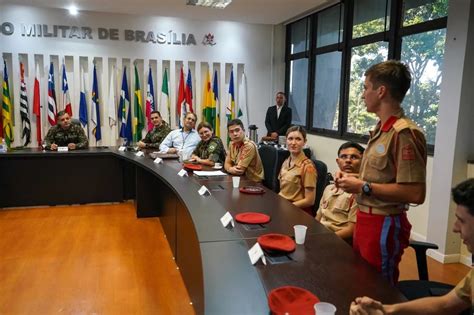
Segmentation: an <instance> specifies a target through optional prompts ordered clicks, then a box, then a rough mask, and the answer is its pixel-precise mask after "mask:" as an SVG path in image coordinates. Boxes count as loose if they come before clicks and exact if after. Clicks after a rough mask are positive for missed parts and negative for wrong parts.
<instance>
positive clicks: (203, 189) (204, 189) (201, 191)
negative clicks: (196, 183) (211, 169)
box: [198, 185, 211, 196]
mask: <svg viewBox="0 0 474 315" xmlns="http://www.w3.org/2000/svg"><path fill="white" fill-rule="evenodd" d="M198 193H199V194H200V195H201V196H204V195H210V194H211V192H210V191H209V189H207V187H206V186H204V185H202V186H201V188H199V190H198Z"/></svg>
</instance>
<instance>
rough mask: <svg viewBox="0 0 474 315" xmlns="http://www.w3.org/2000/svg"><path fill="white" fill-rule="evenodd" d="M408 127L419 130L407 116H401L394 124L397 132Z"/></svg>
mask: <svg viewBox="0 0 474 315" xmlns="http://www.w3.org/2000/svg"><path fill="white" fill-rule="evenodd" d="M407 128H410V129H415V130H419V128H418V126H417V125H415V124H414V123H413V122H412V121H411V120H409V119H408V118H405V117H402V118H399V119H398V120H397V121H396V122H395V123H394V124H393V129H395V131H396V132H400V131H402V130H403V129H407Z"/></svg>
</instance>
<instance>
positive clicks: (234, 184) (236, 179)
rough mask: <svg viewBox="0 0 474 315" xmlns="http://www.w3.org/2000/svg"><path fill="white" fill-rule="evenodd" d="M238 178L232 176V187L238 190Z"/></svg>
mask: <svg viewBox="0 0 474 315" xmlns="http://www.w3.org/2000/svg"><path fill="white" fill-rule="evenodd" d="M239 185H240V176H232V187H234V188H239Z"/></svg>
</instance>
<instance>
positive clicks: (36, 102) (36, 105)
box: [33, 65, 42, 146]
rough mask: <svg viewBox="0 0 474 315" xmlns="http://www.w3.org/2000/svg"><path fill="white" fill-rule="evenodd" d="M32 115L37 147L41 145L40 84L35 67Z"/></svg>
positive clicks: (37, 70)
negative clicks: (34, 120) (34, 121)
mask: <svg viewBox="0 0 474 315" xmlns="http://www.w3.org/2000/svg"><path fill="white" fill-rule="evenodd" d="M33 114H34V115H35V116H36V140H37V141H38V145H39V146H40V145H41V142H42V141H41V98H40V83H39V69H38V65H36V75H35V86H34V92H33Z"/></svg>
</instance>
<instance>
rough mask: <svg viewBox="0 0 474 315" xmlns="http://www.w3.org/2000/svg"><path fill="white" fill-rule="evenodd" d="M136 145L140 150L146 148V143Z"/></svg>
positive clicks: (141, 142) (140, 142)
mask: <svg viewBox="0 0 474 315" xmlns="http://www.w3.org/2000/svg"><path fill="white" fill-rule="evenodd" d="M137 145H138V147H139V148H140V149H144V148H146V143H145V142H143V141H138V142H137Z"/></svg>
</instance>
